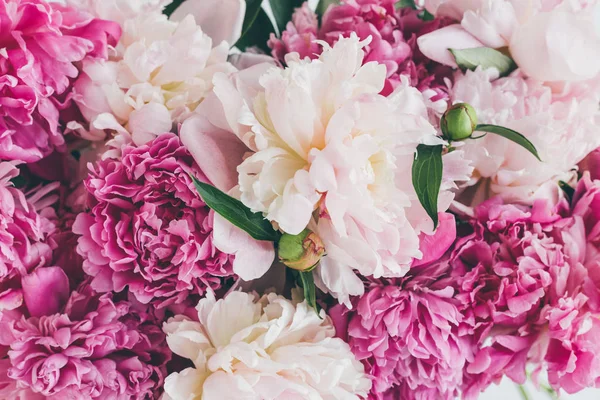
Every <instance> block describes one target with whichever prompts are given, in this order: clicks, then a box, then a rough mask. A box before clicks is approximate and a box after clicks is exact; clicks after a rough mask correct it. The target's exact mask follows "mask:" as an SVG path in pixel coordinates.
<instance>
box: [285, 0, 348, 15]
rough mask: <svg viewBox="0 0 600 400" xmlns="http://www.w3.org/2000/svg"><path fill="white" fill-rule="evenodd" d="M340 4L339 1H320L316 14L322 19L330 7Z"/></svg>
mask: <svg viewBox="0 0 600 400" xmlns="http://www.w3.org/2000/svg"><path fill="white" fill-rule="evenodd" d="M275 1H277V0H275ZM339 3H340V2H339V0H320V1H319V4H317V9H316V10H315V12H316V13H317V15H318V16H319V17H322V16H323V14H325V11H327V9H328V8H329V6H330V5H332V4H339Z"/></svg>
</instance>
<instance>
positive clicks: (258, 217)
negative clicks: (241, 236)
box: [192, 177, 281, 242]
mask: <svg viewBox="0 0 600 400" xmlns="http://www.w3.org/2000/svg"><path fill="white" fill-rule="evenodd" d="M192 179H193V180H194V185H195V186H196V190H197V191H198V193H199V194H200V196H201V197H202V200H204V202H205V203H206V205H207V206H208V207H210V208H211V209H213V210H215V212H216V213H218V214H219V215H220V216H222V217H223V218H225V219H226V220H227V221H229V222H231V223H232V224H233V225H235V226H237V227H238V228H240V229H241V230H243V231H245V232H247V233H248V234H249V235H250V236H252V237H253V238H254V239H256V240H265V241H268V242H277V241H278V240H279V237H280V236H281V234H280V233H279V232H278V231H276V230H275V229H273V226H272V225H271V223H270V222H269V221H267V220H266V219H265V218H264V217H263V215H262V214H261V213H254V212H252V211H251V210H250V209H249V208H248V207H246V206H245V205H244V204H243V203H242V202H241V201H239V200H238V199H234V198H233V197H231V196H229V195H228V194H226V193H223V192H222V191H220V190H219V189H217V188H216V187H214V186H211V185H209V184H207V183H204V182H200V181H199V180H198V179H196V178H195V177H192Z"/></svg>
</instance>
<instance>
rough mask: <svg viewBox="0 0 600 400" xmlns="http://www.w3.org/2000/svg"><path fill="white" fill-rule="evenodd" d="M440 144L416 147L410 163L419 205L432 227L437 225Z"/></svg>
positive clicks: (441, 169)
mask: <svg viewBox="0 0 600 400" xmlns="http://www.w3.org/2000/svg"><path fill="white" fill-rule="evenodd" d="M442 148H443V147H442V145H437V146H428V145H425V144H420V145H419V146H418V147H417V153H416V154H415V161H414V162H413V165H412V181H413V186H414V188H415V191H416V192H417V196H418V197H419V201H420V202H421V205H422V206H423V208H424V209H425V211H427V215H429V216H430V217H431V219H432V220H433V227H434V229H435V228H437V225H438V210H437V205H438V196H439V194H440V186H441V185H442V172H443V165H442Z"/></svg>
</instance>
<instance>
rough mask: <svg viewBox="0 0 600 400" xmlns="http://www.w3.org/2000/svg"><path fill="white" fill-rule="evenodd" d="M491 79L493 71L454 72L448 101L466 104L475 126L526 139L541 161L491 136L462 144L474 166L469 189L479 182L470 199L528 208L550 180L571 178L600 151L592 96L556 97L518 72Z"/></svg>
mask: <svg viewBox="0 0 600 400" xmlns="http://www.w3.org/2000/svg"><path fill="white" fill-rule="evenodd" d="M496 78H497V73H496V72H495V71H494V70H486V71H484V70H481V69H478V70H476V71H467V72H466V74H462V73H457V74H456V77H455V80H454V86H453V88H452V95H451V97H452V101H453V102H455V103H459V102H464V103H469V104H470V105H472V106H473V107H474V108H475V110H476V111H477V116H478V118H479V121H480V123H485V124H495V125H500V126H505V127H507V128H510V129H514V130H516V131H517V132H519V133H521V134H523V135H524V136H526V137H527V138H528V139H529V140H530V141H531V142H532V143H533V144H534V145H535V146H536V148H537V150H538V152H539V154H540V157H541V159H542V160H543V162H540V161H539V160H538V159H536V158H535V157H533V156H532V155H531V154H529V153H528V152H527V151H526V150H524V149H523V148H522V147H521V146H519V145H517V144H515V143H512V142H510V141H507V140H506V139H504V138H501V137H499V136H496V135H487V136H486V137H484V138H482V139H480V140H476V141H467V142H465V146H464V147H462V150H464V151H465V157H466V158H467V159H469V160H471V161H472V164H473V166H474V167H475V173H474V174H473V179H472V181H471V184H476V183H480V185H479V188H478V190H479V193H478V196H476V198H483V199H488V198H490V197H493V196H494V195H500V196H502V198H503V199H504V200H505V201H507V202H520V203H529V204H531V203H532V201H533V200H534V199H536V198H539V197H540V196H544V195H545V192H548V188H549V187H553V188H555V187H556V184H555V182H556V181H558V180H564V181H566V182H570V181H571V180H572V179H574V177H575V175H576V174H575V167H576V165H577V164H578V163H579V162H580V161H582V160H583V159H584V158H585V157H586V156H587V154H588V153H590V152H591V151H593V150H594V149H596V148H597V147H599V146H600V136H598V135H596V134H595V132H596V131H597V126H598V123H599V121H600V111H599V110H598V97H597V96H598V95H597V94H594V92H590V93H589V95H588V96H578V94H576V93H563V92H562V91H559V92H557V91H556V90H554V89H553V88H552V87H550V86H548V85H543V84H541V83H540V82H537V81H534V80H532V79H529V78H526V77H525V76H524V75H523V74H522V73H520V72H515V73H513V74H512V75H511V76H508V77H505V78H500V79H496ZM572 89H574V88H572ZM597 93H600V92H597ZM463 201H464V202H467V201H466V199H464V198H463ZM475 203H477V201H475Z"/></svg>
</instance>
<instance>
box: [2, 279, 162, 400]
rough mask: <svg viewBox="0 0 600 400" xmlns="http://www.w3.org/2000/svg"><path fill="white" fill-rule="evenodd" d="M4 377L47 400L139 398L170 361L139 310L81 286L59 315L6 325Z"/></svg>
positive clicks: (154, 391) (157, 382) (158, 381)
mask: <svg viewBox="0 0 600 400" xmlns="http://www.w3.org/2000/svg"><path fill="white" fill-rule="evenodd" d="M10 333H11V334H12V335H13V337H14V340H13V342H12V343H11V345H10V350H9V352H8V355H9V359H10V364H11V367H10V368H9V369H8V377H9V378H11V379H13V380H15V381H17V387H19V388H29V389H30V390H31V391H32V392H34V393H39V394H41V395H43V396H46V397H47V398H49V399H64V398H86V399H108V398H111V399H113V398H114V399H140V400H141V399H146V398H154V396H157V395H158V394H159V392H160V387H161V385H162V382H163V377H164V375H165V373H166V370H165V363H166V362H167V361H168V360H169V358H170V355H169V353H168V351H167V350H166V346H165V341H164V340H165V336H164V334H163V333H162V332H161V330H160V328H159V326H158V324H157V321H156V320H155V319H154V317H153V316H152V315H150V314H148V313H147V312H146V311H145V310H144V309H143V307H141V306H139V305H136V303H135V302H131V301H119V300H117V298H116V296H113V295H112V294H104V295H98V294H96V293H94V292H93V291H92V290H91V288H90V287H89V286H88V285H87V284H83V285H82V286H81V287H80V288H79V289H78V291H74V292H73V293H72V294H71V296H70V298H69V300H68V302H67V304H66V306H65V307H64V309H63V310H61V312H60V313H57V314H53V315H45V316H40V317H31V318H22V319H20V320H16V321H14V322H13V323H12V324H11V325H10Z"/></svg>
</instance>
